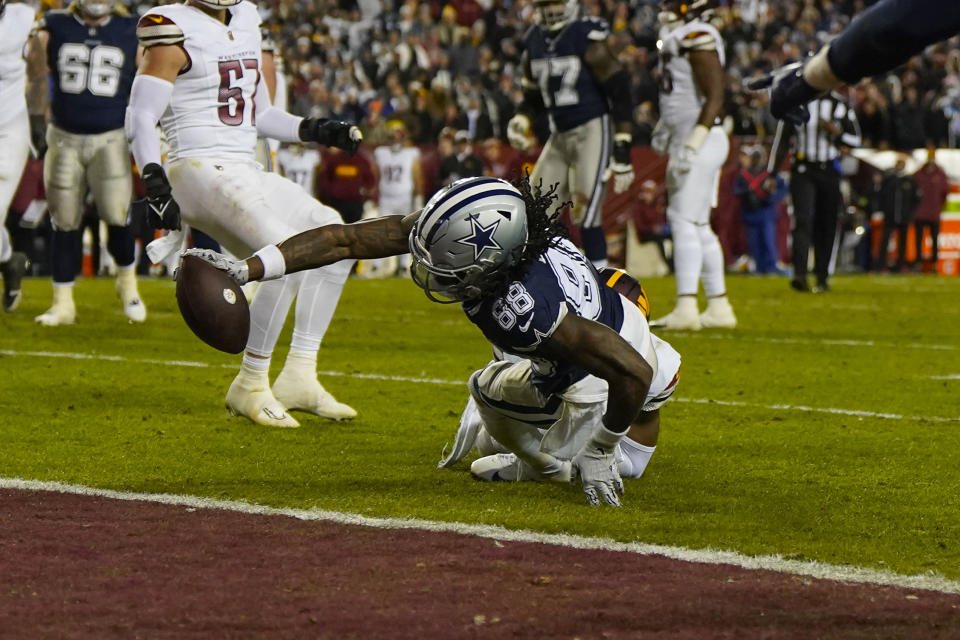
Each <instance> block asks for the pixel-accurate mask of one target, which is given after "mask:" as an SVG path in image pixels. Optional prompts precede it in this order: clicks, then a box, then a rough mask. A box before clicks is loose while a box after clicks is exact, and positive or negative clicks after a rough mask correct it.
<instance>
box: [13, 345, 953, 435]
mask: <svg viewBox="0 0 960 640" xmlns="http://www.w3.org/2000/svg"><path fill="white" fill-rule="evenodd" d="M0 355H7V356H38V357H44V358H72V359H76V360H107V361H110V362H132V363H137V364H159V365H164V366H177V367H213V368H221V369H224V368H225V369H235V368H236V365H235V364H209V363H206V362H191V361H189V360H153V359H136V358H125V357H123V356H112V355H104V354H96V353H58V352H53V351H12V350H9V349H0ZM317 374H318V375H321V376H330V377H340V378H358V379H361V380H385V381H388V382H413V383H417V384H422V383H429V384H441V385H448V386H457V387H465V386H466V384H467V383H466V381H463V380H444V379H442V378H415V377H411V376H388V375H383V374H379V373H349V372H346V371H318V372H317ZM958 377H960V376H958ZM950 379H953V378H950ZM673 399H674V400H675V401H676V402H686V403H690V404H715V405H720V406H724V407H744V408H749V409H766V410H768V411H803V412H806V413H829V414H835V415H844V416H856V417H860V418H884V419H888V420H912V421H917V422H960V418H946V417H943V416H910V415H904V414H900V413H881V412H877V411H861V410H858V409H836V408H831V407H808V406H806V405H792V404H757V403H753V402H741V401H739V400H715V399H712V398H681V397H676V396H675V397H674V398H673Z"/></svg>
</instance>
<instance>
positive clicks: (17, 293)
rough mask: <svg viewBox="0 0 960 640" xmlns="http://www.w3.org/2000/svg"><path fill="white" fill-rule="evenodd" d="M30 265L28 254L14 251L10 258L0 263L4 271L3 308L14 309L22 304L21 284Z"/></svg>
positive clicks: (5, 309)
mask: <svg viewBox="0 0 960 640" xmlns="http://www.w3.org/2000/svg"><path fill="white" fill-rule="evenodd" d="M29 267H30V261H29V260H28V259H27V256H26V254H23V253H20V252H19V251H14V252H13V255H11V256H10V259H9V260H7V261H6V262H4V263H3V265H0V268H2V271H3V310H4V311H13V310H14V309H16V308H17V307H18V306H19V305H20V297H21V293H22V292H21V290H20V284H21V282H23V276H24V275H26V273H27V269H28V268H29Z"/></svg>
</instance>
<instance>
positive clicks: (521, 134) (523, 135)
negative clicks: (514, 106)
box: [507, 113, 530, 151]
mask: <svg viewBox="0 0 960 640" xmlns="http://www.w3.org/2000/svg"><path fill="white" fill-rule="evenodd" d="M507 140H508V141H509V142H510V146H511V147H513V148H514V149H519V150H520V151H526V150H527V149H529V148H530V118H528V117H527V116H525V115H523V114H522V113H518V114H517V115H515V116H513V117H512V118H510V121H509V122H507Z"/></svg>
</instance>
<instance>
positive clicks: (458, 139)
mask: <svg viewBox="0 0 960 640" xmlns="http://www.w3.org/2000/svg"><path fill="white" fill-rule="evenodd" d="M448 135H449V134H448ZM483 173H484V167H483V160H481V159H480V157H479V156H477V155H476V154H474V153H473V146H472V145H471V144H470V135H469V134H468V133H467V132H466V131H462V130H461V131H457V132H456V133H455V134H454V136H453V153H452V154H450V155H448V156H445V157H444V158H443V160H441V161H440V182H441V184H450V183H451V182H456V181H457V180H459V179H460V178H474V177H476V176H482V175H483Z"/></svg>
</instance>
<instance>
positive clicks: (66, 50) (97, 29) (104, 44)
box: [40, 11, 137, 133]
mask: <svg viewBox="0 0 960 640" xmlns="http://www.w3.org/2000/svg"><path fill="white" fill-rule="evenodd" d="M40 28H41V29H45V30H46V31H47V33H48V34H49V35H50V38H49V40H48V42H47V64H48V65H49V67H50V76H51V78H52V79H53V94H52V96H51V101H50V107H51V109H50V110H51V112H52V121H53V124H55V125H57V126H58V127H60V128H61V129H64V130H65V131H68V132H70V133H103V132H104V131H112V130H114V129H122V128H123V118H124V113H125V111H126V108H127V102H128V101H129V98H130V87H131V85H132V84H133V76H134V74H136V71H137V69H136V58H137V19H136V18H133V17H129V16H120V15H112V16H110V18H109V19H108V20H107V21H106V22H105V23H104V24H102V25H99V26H90V25H88V24H85V23H84V22H83V21H82V20H81V19H80V18H79V17H78V16H76V15H74V14H73V13H70V12H69V11H50V12H48V13H47V14H46V15H45V16H43V18H42V19H41V22H40Z"/></svg>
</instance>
